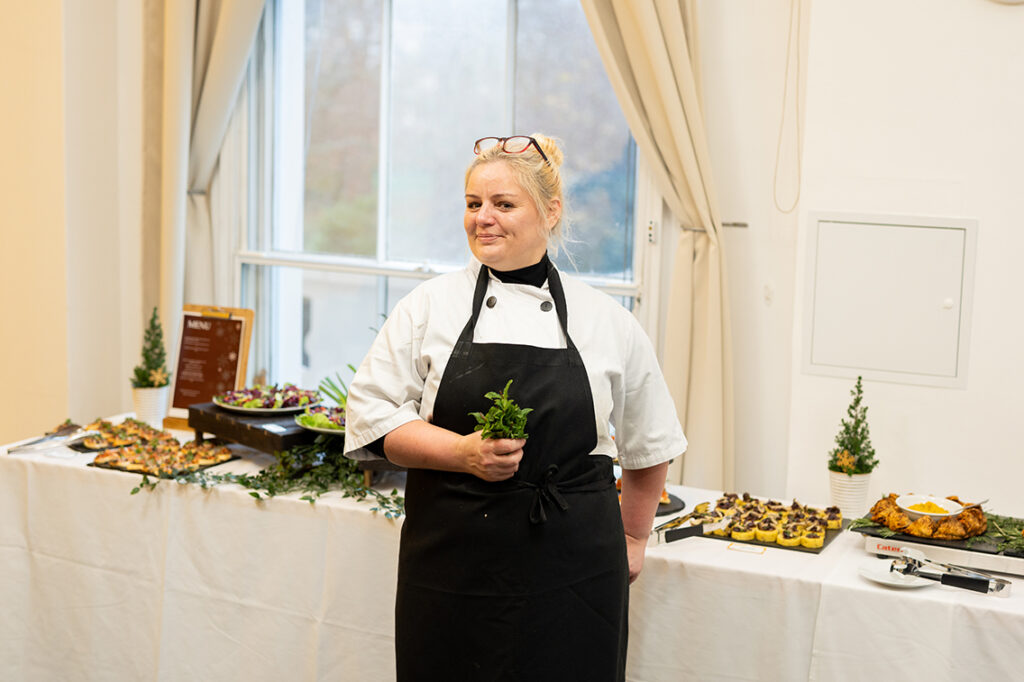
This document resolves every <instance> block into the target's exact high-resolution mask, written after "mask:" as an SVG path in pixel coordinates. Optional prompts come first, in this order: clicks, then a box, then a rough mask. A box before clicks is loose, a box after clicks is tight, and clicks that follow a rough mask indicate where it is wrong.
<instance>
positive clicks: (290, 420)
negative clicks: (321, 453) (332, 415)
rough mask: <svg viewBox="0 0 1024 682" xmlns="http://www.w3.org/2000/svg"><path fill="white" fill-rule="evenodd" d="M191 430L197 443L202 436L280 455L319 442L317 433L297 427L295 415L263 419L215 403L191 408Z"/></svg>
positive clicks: (272, 416)
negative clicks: (296, 447)
mask: <svg viewBox="0 0 1024 682" xmlns="http://www.w3.org/2000/svg"><path fill="white" fill-rule="evenodd" d="M188 426H189V428H191V429H195V432H196V440H197V441H201V440H202V439H203V433H204V432H205V433H212V434H214V435H215V436H217V437H218V438H224V439H226V440H230V441H233V442H235V443H241V444H242V445H248V446H249V447H250V448H253V449H255V450H262V451H263V452H271V453H273V452H280V451H282V450H288V449H290V448H292V447H294V446H296V445H305V444H307V443H312V442H313V441H314V440H316V433H315V432H313V431H309V430H308V429H304V428H302V427H301V426H299V425H298V424H296V423H295V415H294V414H283V415H262V414H242V413H239V412H229V411H228V410H225V409H222V408H220V407H217V406H216V405H215V404H213V403H198V404H196V405H190V406H189V408H188Z"/></svg>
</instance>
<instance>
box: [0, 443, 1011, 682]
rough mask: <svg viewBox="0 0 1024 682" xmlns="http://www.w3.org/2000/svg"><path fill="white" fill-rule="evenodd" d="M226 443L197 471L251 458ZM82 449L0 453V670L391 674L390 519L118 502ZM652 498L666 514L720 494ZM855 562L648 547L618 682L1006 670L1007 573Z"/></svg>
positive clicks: (328, 505)
mask: <svg viewBox="0 0 1024 682" xmlns="http://www.w3.org/2000/svg"><path fill="white" fill-rule="evenodd" d="M239 453H240V454H242V458H241V459H238V460H235V461H232V462H228V463H226V464H223V465H220V467H218V468H217V469H216V470H219V471H225V470H229V471H236V472H242V471H249V472H253V471H257V470H259V469H260V468H262V467H263V466H266V464H268V463H269V462H270V461H272V460H271V459H270V457H269V456H267V455H264V454H261V453H257V452H255V451H250V450H245V449H240V450H239ZM91 459H92V456H91V455H89V454H79V453H74V452H73V451H70V450H67V449H66V448H57V449H55V450H52V451H49V452H44V453H31V454H7V452H6V449H5V448H0V604H2V605H3V606H2V614H3V615H2V616H0V680H57V679H59V680H133V681H134V680H184V679H199V680H232V681H233V680H240V679H250V680H353V681H360V682H362V681H366V680H390V679H393V678H394V661H393V635H392V631H393V625H394V615H393V604H394V592H395V580H396V566H397V557H398V541H399V532H400V527H401V519H397V520H391V519H386V518H384V517H383V516H382V515H379V514H376V513H374V512H372V511H371V506H372V505H371V504H370V503H367V502H360V501H355V500H352V499H349V498H344V497H342V496H341V495H340V493H328V494H326V495H324V496H323V497H321V498H320V499H319V500H318V501H317V502H316V503H315V504H310V503H308V502H307V501H303V500H300V499H299V496H300V495H301V494H294V495H285V496H278V497H274V498H271V499H262V500H259V501H257V500H255V499H253V497H251V496H250V495H249V491H247V490H245V489H243V488H241V487H239V486H235V485H223V486H217V487H213V488H207V489H203V488H201V487H199V486H196V485H191V484H185V485H182V484H177V483H174V482H172V481H161V482H160V483H159V484H158V485H157V486H156V487H155V488H154V489H152V490H148V489H145V490H142V491H141V492H139V493H138V494H135V495H132V494H130V491H131V490H132V489H133V488H134V487H136V486H137V485H138V483H139V481H140V477H139V476H138V475H136V474H131V473H125V472H119V471H110V470H104V469H98V468H94V467H88V466H87V464H88V463H89V461H91ZM396 482H399V483H400V479H399V478H397V477H396V475H395V474H389V475H387V476H381V477H379V478H378V485H382V486H386V487H387V488H388V489H390V486H391V485H392V484H394V483H396ZM670 490H671V491H672V492H673V493H674V494H675V495H677V496H679V497H681V498H682V499H683V500H685V502H686V504H687V509H691V508H692V507H693V506H694V505H695V504H696V503H698V502H700V501H704V500H714V499H715V498H716V497H717V496H718V494H719V493H718V491H710V490H701V489H696V488H688V487H682V486H676V487H670ZM662 520H663V519H662ZM751 550H753V551H751ZM866 561H877V559H876V558H874V557H872V556H869V555H868V554H866V553H865V551H864V549H863V540H862V537H861V536H860V535H859V534H856V533H851V532H843V533H842V534H841V535H840V536H839V537H838V538H836V539H835V540H834V541H833V542H832V543H831V544H830V545H829V546H827V547H826V548H825V550H824V551H823V552H822V553H821V554H818V555H815V554H811V553H805V552H797V551H791V550H786V549H782V548H764V547H754V546H751V545H742V544H739V543H731V542H727V541H723V540H718V539H711V538H701V537H695V538H689V539H685V540H681V541H678V542H674V543H670V544H662V545H657V546H651V547H650V548H649V550H648V553H647V559H646V563H645V566H644V570H643V573H642V574H641V576H640V578H639V579H638V580H637V581H636V582H635V583H634V584H633V586H632V588H631V594H630V614H629V618H630V644H629V660H628V668H627V678H628V679H629V680H632V681H634V682H662V681H664V682H669V681H672V682H677V681H679V680H805V679H807V680H866V679H872V678H877V679H898V678H900V677H907V678H909V677H910V676H913V678H914V679H927V680H929V682H936V681H938V680H960V679H968V678H970V679H986V680H987V679H1000V680H1006V679H1022V678H1024V664H1021V663H1020V661H1021V653H1022V649H1024V647H1022V643H1024V593H1022V590H1024V578H1019V577H1014V578H1013V586H1012V593H1011V595H1010V596H1009V597H1008V598H999V597H994V596H989V595H983V594H978V593H974V592H969V591H966V590H961V589H957V588H952V587H946V586H940V585H937V584H936V585H930V586H927V587H923V588H917V589H897V588H892V587H887V586H884V585H879V584H876V583H873V582H869V581H867V580H865V579H864V578H862V577H861V576H860V575H858V567H859V566H860V565H861V564H863V563H864V562H866ZM425 626H429V618H426V619H425Z"/></svg>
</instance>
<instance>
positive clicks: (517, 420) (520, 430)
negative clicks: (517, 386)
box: [469, 379, 533, 438]
mask: <svg viewBox="0 0 1024 682" xmlns="http://www.w3.org/2000/svg"><path fill="white" fill-rule="evenodd" d="M511 385H512V380H511V379H509V380H508V383H507V384H505V390H503V391H502V392H501V393H500V394H499V393H496V392H494V391H489V392H488V393H486V394H485V395H484V397H485V398H487V399H488V400H491V401H493V402H494V405H492V406H491V409H489V410H487V414H482V413H480V412H470V413H469V416H471V417H473V418H474V419H476V421H477V425H476V427H475V428H474V429H473V430H474V431H482V432H483V433H481V434H480V435H481V437H482V438H527V437H528V435H527V433H526V415H528V414H529V413H530V412H533V408H532V407H527V408H521V407H519V406H518V405H516V403H515V401H513V400H512V399H511V398H509V397H508V387H509V386H511Z"/></svg>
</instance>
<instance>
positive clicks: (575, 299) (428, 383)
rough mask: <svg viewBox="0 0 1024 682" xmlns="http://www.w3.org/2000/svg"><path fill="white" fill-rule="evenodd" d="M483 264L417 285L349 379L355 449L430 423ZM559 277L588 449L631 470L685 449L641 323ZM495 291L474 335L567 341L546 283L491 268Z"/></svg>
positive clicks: (348, 428)
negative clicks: (587, 395) (506, 279)
mask: <svg viewBox="0 0 1024 682" xmlns="http://www.w3.org/2000/svg"><path fill="white" fill-rule="evenodd" d="M480 267H481V266H480V262H479V261H478V260H476V258H473V259H472V260H471V262H470V264H469V266H468V267H466V268H465V269H463V270H459V271H457V272H452V273H448V274H445V275H441V276H438V277H435V278H433V279H430V280H428V281H426V282H424V283H423V284H421V285H419V286H418V287H416V288H415V289H414V290H413V291H412V292H410V293H409V294H408V295H407V296H405V297H404V298H403V299H402V300H401V301H399V302H398V304H397V305H396V306H395V308H394V310H393V311H392V312H391V315H389V316H388V318H387V320H386V321H385V323H384V325H383V326H382V327H381V330H380V334H378V336H377V339H376V340H375V341H374V342H373V346H372V347H371V348H370V351H369V353H367V355H366V357H365V358H364V359H363V362H362V364H361V365H360V366H359V369H358V371H357V372H356V375H355V377H354V378H353V380H352V382H351V385H350V386H349V395H348V405H347V409H346V417H345V454H346V455H347V456H349V457H351V458H353V459H359V460H363V459H371V458H374V457H375V455H374V454H373V453H371V452H370V451H369V450H367V449H366V448H365V446H366V445H368V444H369V443H372V442H374V441H375V440H377V439H378V438H381V437H382V436H384V435H386V434H387V433H389V432H391V431H393V430H394V429H396V428H397V427H399V426H401V425H402V424H405V423H407V422H411V421H413V420H416V419H423V420H426V421H428V422H429V421H431V419H432V416H433V411H434V399H435V398H436V396H437V390H438V387H439V386H440V384H441V377H442V376H443V375H444V369H445V366H446V365H447V364H448V358H449V356H450V355H451V352H452V348H454V347H455V343H456V341H457V340H458V338H459V334H460V333H461V332H462V329H463V327H465V326H466V322H467V321H468V320H469V317H470V315H471V314H472V307H473V292H474V290H475V288H476V280H477V275H478V274H479V272H480ZM559 276H560V279H561V282H562V288H563V290H564V291H565V302H566V308H567V310H568V326H569V335H570V336H571V337H572V340H573V342H574V343H575V344H576V348H577V349H578V350H579V352H580V355H581V357H582V358H583V364H584V366H585V367H586V370H587V376H588V378H589V379H590V390H591V394H592V395H593V397H594V422H595V425H596V427H597V445H596V446H595V447H594V449H593V451H592V452H591V453H590V454H592V455H598V454H603V455H609V456H612V457H615V456H617V457H618V458H619V463H620V465H621V466H622V467H623V468H625V469H643V468H646V467H650V466H654V465H656V464H660V463H662V462H666V461H668V460H670V459H672V458H673V457H677V456H679V455H681V454H682V453H683V452H684V451H685V450H686V437H685V436H684V435H683V429H682V427H681V426H680V424H679V419H678V417H677V416H676V409H675V404H674V403H673V401H672V397H671V396H670V395H669V392H668V387H667V386H666V385H665V379H664V377H663V376H662V373H661V369H660V367H659V366H658V361H657V357H656V356H655V354H654V349H653V347H652V346H651V343H650V340H649V339H648V338H647V335H646V333H645V332H644V331H643V328H642V327H641V326H640V324H639V322H637V320H636V318H635V317H633V315H632V314H631V313H630V312H629V311H628V310H626V309H625V308H623V307H622V306H621V305H619V303H618V302H617V301H615V300H614V299H612V298H611V297H610V296H608V295H606V294H604V293H603V292H600V291H598V290H596V289H594V288H593V287H591V286H589V285H587V284H585V283H583V282H580V281H579V280H576V279H574V278H572V277H567V276H566V275H565V274H563V273H561V272H559ZM492 296H493V297H494V298H495V301H496V303H495V305H494V306H493V307H488V306H486V305H484V306H481V309H480V317H479V319H478V320H477V324H476V330H475V333H474V336H473V341H474V342H476V343H509V344H522V345H528V346H535V347H538V348H565V347H566V343H565V335H564V334H563V333H562V328H561V325H560V324H559V322H558V314H557V313H556V312H555V309H554V307H553V306H546V307H548V308H549V309H548V310H544V309H542V307H541V304H542V303H543V302H545V301H548V302H551V303H553V302H554V301H553V300H552V297H551V292H550V290H549V289H548V283H547V282H545V283H544V285H543V287H540V288H538V287H535V286H531V285H528V284H506V283H503V282H502V281H501V280H499V279H498V278H497V277H495V275H494V273H491V274H490V282H489V284H488V287H487V295H486V298H490V297H492ZM485 300H486V299H485ZM501 389H502V386H495V387H494V388H493V389H492V390H495V391H500V390H501ZM522 407H529V405H523V406H522ZM566 427H567V428H571V425H566ZM612 428H614V434H615V436H614V438H613V437H612V433H613V431H612ZM527 431H529V425H527Z"/></svg>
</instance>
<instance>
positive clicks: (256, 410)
mask: <svg viewBox="0 0 1024 682" xmlns="http://www.w3.org/2000/svg"><path fill="white" fill-rule="evenodd" d="M213 404H214V405H216V406H217V407H220V408H222V409H225V410H229V411H231V412H238V413H240V414H262V415H274V414H294V413H295V412H302V411H304V410H305V409H306V408H309V407H316V406H317V405H319V404H320V402H319V401H317V402H315V403H307V404H305V405H292V406H290V407H241V406H239V405H229V404H228V403H225V402H222V401H221V400H219V399H217V398H214V399H213Z"/></svg>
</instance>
